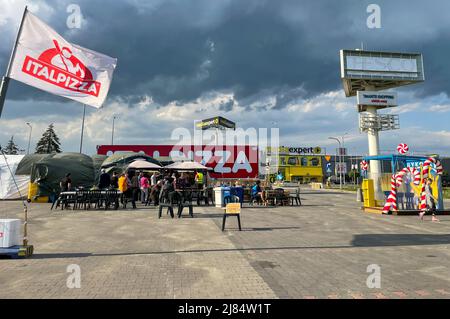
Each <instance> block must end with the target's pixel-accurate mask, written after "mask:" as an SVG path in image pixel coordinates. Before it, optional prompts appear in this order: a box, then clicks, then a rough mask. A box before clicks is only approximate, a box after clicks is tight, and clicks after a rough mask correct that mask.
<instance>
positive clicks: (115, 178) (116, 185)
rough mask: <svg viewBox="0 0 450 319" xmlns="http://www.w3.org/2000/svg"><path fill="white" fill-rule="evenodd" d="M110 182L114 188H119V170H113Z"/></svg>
mask: <svg viewBox="0 0 450 319" xmlns="http://www.w3.org/2000/svg"><path fill="white" fill-rule="evenodd" d="M110 184H111V187H112V188H115V189H117V188H119V176H118V175H117V172H113V175H112V177H111V182H110Z"/></svg>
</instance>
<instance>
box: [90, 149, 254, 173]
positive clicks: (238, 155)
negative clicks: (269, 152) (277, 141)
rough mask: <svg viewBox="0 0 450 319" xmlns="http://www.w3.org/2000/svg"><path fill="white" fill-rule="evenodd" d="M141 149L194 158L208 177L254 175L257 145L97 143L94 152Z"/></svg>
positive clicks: (155, 156)
mask: <svg viewBox="0 0 450 319" xmlns="http://www.w3.org/2000/svg"><path fill="white" fill-rule="evenodd" d="M115 152H143V153H145V154H147V155H149V156H151V157H154V158H156V159H157V158H160V157H168V158H171V159H172V160H174V161H176V160H194V161H195V162H197V163H200V164H203V165H205V166H207V167H211V168H212V169H213V170H211V171H210V172H209V175H210V176H211V177H212V178H257V177H258V147H257V146H250V145H231V146H227V145H219V146H212V145H99V146H97V154H102V155H111V154H112V153H115Z"/></svg>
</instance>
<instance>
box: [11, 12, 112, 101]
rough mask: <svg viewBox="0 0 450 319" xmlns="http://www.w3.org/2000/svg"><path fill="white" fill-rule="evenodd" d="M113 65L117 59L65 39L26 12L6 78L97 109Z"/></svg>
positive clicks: (107, 87)
mask: <svg viewBox="0 0 450 319" xmlns="http://www.w3.org/2000/svg"><path fill="white" fill-rule="evenodd" d="M116 64H117V59H114V58H111V57H109V56H106V55H104V54H101V53H98V52H95V51H92V50H89V49H85V48H82V47H80V46H78V45H75V44H72V43H69V42H67V41H66V40H65V39H64V38H63V37H61V36H60V35H59V34H58V33H57V32H55V30H53V29H52V28H50V27H49V26H48V25H47V24H45V23H44V22H42V21H41V20H40V19H39V18H38V17H36V16H34V15H33V14H31V13H30V12H26V14H25V17H24V21H23V27H22V30H21V32H20V34H19V39H18V43H17V49H16V53H15V56H14V59H13V61H12V64H11V69H10V74H9V77H10V78H12V79H15V80H17V81H20V82H23V83H26V84H28V85H31V86H34V87H37V88H39V89H41V90H44V91H47V92H50V93H53V94H56V95H60V96H64V97H66V98H69V99H72V100H75V101H79V102H81V103H84V104H87V105H91V106H94V107H97V108H99V107H101V106H102V104H103V102H104V101H105V99H106V96H107V95H108V90H109V86H110V84H111V80H112V75H113V72H114V68H115V67H116Z"/></svg>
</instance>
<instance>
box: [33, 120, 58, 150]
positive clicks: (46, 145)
mask: <svg viewBox="0 0 450 319" xmlns="http://www.w3.org/2000/svg"><path fill="white" fill-rule="evenodd" d="M35 153H36V154H51V153H61V143H60V142H59V138H58V136H57V135H56V133H55V130H54V129H53V123H52V124H50V125H49V126H48V128H47V129H46V130H45V132H44V134H42V137H41V139H40V140H39V142H37V145H36V152H35Z"/></svg>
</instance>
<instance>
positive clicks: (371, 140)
mask: <svg viewBox="0 0 450 319" xmlns="http://www.w3.org/2000/svg"><path fill="white" fill-rule="evenodd" d="M366 90H370V88H366ZM366 112H367V113H370V114H371V116H372V117H373V118H376V117H377V116H378V114H377V107H376V106H367V110H366ZM367 140H368V146H369V155H370V156H378V155H380V140H379V132H378V129H377V128H372V129H370V130H368V131H367ZM370 173H371V175H372V179H373V180H374V183H373V185H374V191H375V198H376V199H379V200H381V199H383V198H384V196H383V194H382V191H381V180H380V177H381V163H380V161H370Z"/></svg>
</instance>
